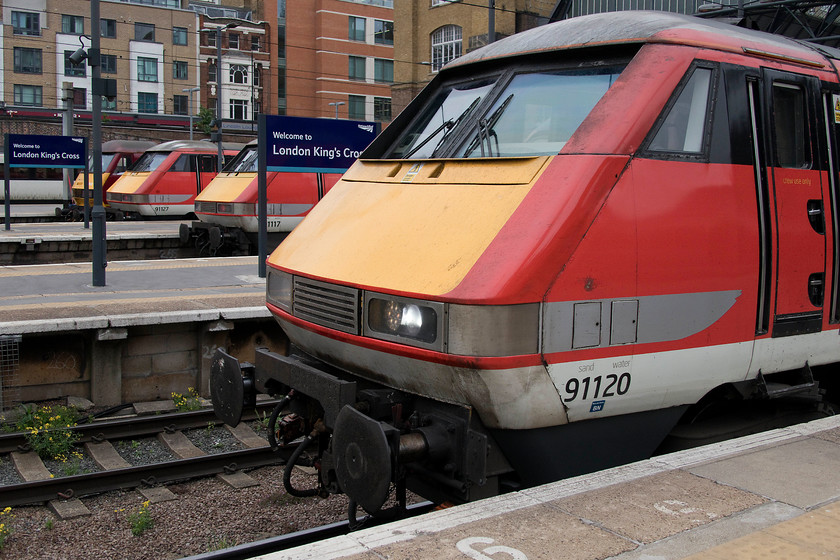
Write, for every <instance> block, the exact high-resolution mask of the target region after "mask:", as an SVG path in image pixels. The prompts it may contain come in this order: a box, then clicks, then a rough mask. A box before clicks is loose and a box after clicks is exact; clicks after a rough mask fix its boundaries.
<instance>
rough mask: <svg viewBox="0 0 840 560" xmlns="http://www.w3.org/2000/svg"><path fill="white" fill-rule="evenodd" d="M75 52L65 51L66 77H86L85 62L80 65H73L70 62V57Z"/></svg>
mask: <svg viewBox="0 0 840 560" xmlns="http://www.w3.org/2000/svg"><path fill="white" fill-rule="evenodd" d="M73 52H74V51H64V75H65V76H74V77H82V78H84V77H85V61H84V60H82V61H81V62H79V63H78V64H73V62H72V61H71V60H70V55H71V54H73Z"/></svg>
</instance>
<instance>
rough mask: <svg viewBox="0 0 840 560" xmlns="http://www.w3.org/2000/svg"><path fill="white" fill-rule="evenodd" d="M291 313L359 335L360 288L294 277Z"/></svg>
mask: <svg viewBox="0 0 840 560" xmlns="http://www.w3.org/2000/svg"><path fill="white" fill-rule="evenodd" d="M294 289H295V291H294V309H293V312H292V314H293V315H294V316H295V317H297V318H299V319H304V320H305V321H309V322H311V323H315V324H316V325H320V326H322V327H327V328H329V329H335V330H338V331H342V332H346V333H350V334H359V330H360V329H359V290H357V289H355V288H350V287H347V286H336V285H335V284H327V283H325V282H318V281H316V280H308V279H305V278H295V287H294Z"/></svg>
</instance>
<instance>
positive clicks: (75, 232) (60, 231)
mask: <svg viewBox="0 0 840 560" xmlns="http://www.w3.org/2000/svg"><path fill="white" fill-rule="evenodd" d="M186 223H190V222H189V221H187V222H186ZM180 226H181V222H180V221H172V220H149V221H144V220H135V221H131V220H129V221H123V222H106V224H105V232H106V234H107V237H108V239H109V240H114V239H160V238H174V239H177V238H178V228H180ZM92 235H93V225H90V227H88V228H85V227H84V222H50V223H37V222H35V223H27V222H21V223H13V224H11V229H9V230H7V229H5V228H4V227H2V226H0V243H28V242H35V243H41V242H46V241H77V240H82V239H86V240H90V239H91V237H92Z"/></svg>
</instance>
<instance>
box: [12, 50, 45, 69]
mask: <svg viewBox="0 0 840 560" xmlns="http://www.w3.org/2000/svg"><path fill="white" fill-rule="evenodd" d="M14 53H15V54H14V58H15V72H17V73H19V74H40V73H41V71H42V68H43V66H42V55H41V49H28V48H26V47H15V50H14Z"/></svg>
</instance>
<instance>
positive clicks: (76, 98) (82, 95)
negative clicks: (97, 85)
mask: <svg viewBox="0 0 840 560" xmlns="http://www.w3.org/2000/svg"><path fill="white" fill-rule="evenodd" d="M73 108H74V109H87V89H85V88H73Z"/></svg>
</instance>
